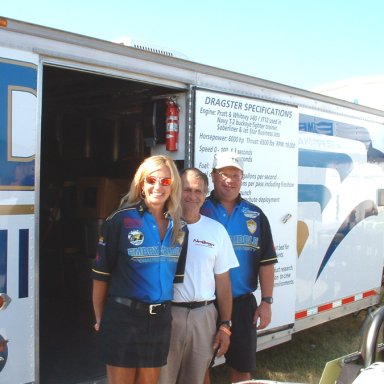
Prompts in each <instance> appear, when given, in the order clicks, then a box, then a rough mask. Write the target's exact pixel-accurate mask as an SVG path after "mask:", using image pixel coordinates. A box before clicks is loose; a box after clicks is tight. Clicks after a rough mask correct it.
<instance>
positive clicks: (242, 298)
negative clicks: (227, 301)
mask: <svg viewBox="0 0 384 384" xmlns="http://www.w3.org/2000/svg"><path fill="white" fill-rule="evenodd" d="M251 295H253V292H249V293H245V294H244V295H240V296H237V297H234V298H233V300H234V301H241V300H244V299H246V298H247V297H249V296H251Z"/></svg>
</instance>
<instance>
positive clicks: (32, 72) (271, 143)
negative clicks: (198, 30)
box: [0, 17, 384, 384]
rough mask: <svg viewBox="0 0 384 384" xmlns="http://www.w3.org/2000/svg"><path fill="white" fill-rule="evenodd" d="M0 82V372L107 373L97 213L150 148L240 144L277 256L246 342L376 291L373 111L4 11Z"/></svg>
mask: <svg viewBox="0 0 384 384" xmlns="http://www.w3.org/2000/svg"><path fill="white" fill-rule="evenodd" d="M144 48H145V47H144ZM0 80H1V81H0V146H1V148H0V383H1V384H5V383H7V384H8V383H9V384H26V383H44V384H49V383H55V384H68V383H82V382H83V383H84V382H90V381H91V382H97V380H98V379H99V378H101V379H102V378H103V377H104V376H105V371H104V366H103V364H102V363H101V362H100V360H99V357H98V349H97V342H96V340H95V333H94V330H93V324H94V317H93V310H92V302H91V279H90V273H89V271H90V265H91V262H92V259H93V257H94V255H95V248H96V242H97V235H98V231H99V228H100V225H101V223H102V220H103V219H105V217H106V216H107V215H108V214H109V213H110V212H111V211H112V210H113V209H115V208H116V207H117V205H118V202H119V199H120V197H121V196H122V195H123V194H124V193H125V192H126V191H127V190H128V186H129V182H130V180H131V178H132V176H133V174H134V172H135V170H136V168H137V166H138V165H139V163H140V162H141V161H142V160H143V159H144V158H145V157H147V156H149V155H153V154H165V153H166V154H168V155H170V156H171V157H172V158H173V159H174V161H175V162H176V164H177V166H178V167H179V168H180V169H181V168H183V167H187V166H196V167H198V168H200V169H201V170H203V171H204V172H206V173H207V174H209V173H210V171H211V168H212V161H213V155H214V153H216V152H220V151H224V150H229V149H230V150H233V151H236V152H237V153H239V154H241V155H242V157H243V160H244V164H245V172H244V180H243V184H242V189H241V193H242V195H243V196H244V197H245V198H247V199H249V200H250V201H253V202H255V204H257V205H259V206H260V207H261V208H262V209H263V210H264V211H265V213H266V214H267V216H268V218H269V220H270V223H271V227H272V231H273V236H274V240H275V245H276V250H277V253H278V264H277V265H276V272H275V289H274V304H273V307H272V311H273V321H272V323H271V325H270V326H269V327H268V329H266V330H265V331H263V332H262V333H260V334H259V347H258V348H259V349H263V348H268V347H270V346H272V345H276V344H279V343H282V342H286V341H289V340H290V338H291V337H292V335H293V334H294V333H295V332H298V331H300V330H302V329H307V328H309V327H311V326H314V325H317V324H321V323H323V322H326V321H329V320H331V319H334V318H337V317H340V316H343V315H346V314H349V313H352V312H354V311H357V310H360V309H364V308H369V307H371V306H373V305H376V304H377V303H378V302H379V299H380V290H381V285H382V275H383V255H384V252H383V245H384V244H383V243H384V238H383V235H382V234H383V230H384V212H383V210H384V168H383V165H384V112H383V111H378V110H374V109H372V108H368V107H364V106H359V105H354V104H352V103H348V102H346V101H342V100H337V99H334V98H330V97H326V96H323V95H320V94H315V93H311V92H308V91H305V90H301V89H297V88H293V87H288V86H285V85H283V84H277V83H274V82H270V81H265V80H263V79H259V78H255V77H251V76H247V75H243V74H239V73H234V72H230V71H226V70H223V69H220V68H213V67H210V66H207V65H202V64H199V63H194V62H191V61H188V60H185V59H183V58H179V57H175V56H173V55H172V53H171V52H170V53H169V54H164V52H162V53H161V54H159V53H156V52H152V51H151V50H150V49H148V50H147V49H138V48H134V47H130V46H125V45H122V44H117V43H113V42H109V41H104V40H99V39H95V38H90V37H86V36H82V35H76V34H73V33H68V32H64V31H60V30H55V29H52V28H46V27H42V26H37V25H33V24H29V23H25V22H20V21H17V20H12V19H8V18H6V17H1V18H0ZM169 101H173V102H176V103H177V106H178V110H179V116H178V127H177V128H178V131H177V147H176V148H173V149H176V150H172V151H169V150H167V148H168V146H167V140H168V136H167V134H166V127H167V125H166V122H165V116H166V114H167V102H169ZM255 295H256V297H259V292H255Z"/></svg>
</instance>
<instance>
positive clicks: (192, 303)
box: [172, 300, 214, 309]
mask: <svg viewBox="0 0 384 384" xmlns="http://www.w3.org/2000/svg"><path fill="white" fill-rule="evenodd" d="M213 301H214V300H205V301H190V302H185V303H178V302H176V301H173V302H172V305H175V306H176V307H184V308H189V309H195V308H200V307H204V306H206V305H209V304H212V303H213Z"/></svg>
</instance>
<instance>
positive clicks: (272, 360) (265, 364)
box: [211, 311, 367, 384]
mask: <svg viewBox="0 0 384 384" xmlns="http://www.w3.org/2000/svg"><path fill="white" fill-rule="evenodd" d="M366 314H367V313H366V311H361V312H358V313H355V314H350V315H347V316H344V317H342V318H339V319H335V320H331V321H329V322H327V323H324V324H322V325H318V326H316V327H313V328H310V329H307V330H304V331H301V332H298V333H296V334H294V335H293V336H292V340H291V341H289V342H287V343H283V344H280V345H278V346H275V347H272V348H269V349H266V350H264V351H260V352H258V353H257V356H256V359H257V370H256V371H255V372H253V373H252V378H253V379H265V380H276V381H282V382H296V383H308V384H318V383H319V381H320V378H321V374H322V372H323V369H324V367H325V364H326V363H327V362H328V361H331V360H334V359H336V358H339V357H341V356H344V355H347V354H350V353H352V352H355V351H357V350H359V348H360V342H361V329H362V325H363V322H364V320H365V317H366ZM211 377H212V384H224V383H229V375H228V369H227V368H226V367H225V366H224V365H220V366H216V367H214V368H213V369H212V372H211Z"/></svg>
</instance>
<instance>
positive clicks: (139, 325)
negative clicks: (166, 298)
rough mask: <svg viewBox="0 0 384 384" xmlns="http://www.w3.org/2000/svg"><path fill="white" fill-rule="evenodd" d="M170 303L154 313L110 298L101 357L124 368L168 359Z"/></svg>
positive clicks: (102, 331)
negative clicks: (133, 307)
mask: <svg viewBox="0 0 384 384" xmlns="http://www.w3.org/2000/svg"><path fill="white" fill-rule="evenodd" d="M171 322H172V316H171V306H170V305H168V306H167V307H166V308H165V309H164V310H163V311H160V312H159V313H156V314H154V315H151V314H150V313H149V311H145V310H143V309H132V308H130V307H127V306H125V305H123V304H120V303H117V302H115V301H114V300H113V299H111V298H110V299H108V300H107V303H106V306H105V309H104V312H103V316H102V319H101V322H100V331H99V334H98V338H99V348H100V353H101V359H102V361H103V362H104V363H105V364H108V365H112V366H116V367H125V368H144V367H146V368H154V367H161V366H163V365H165V364H166V363H167V356H168V351H169V342H170V336H171Z"/></svg>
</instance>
